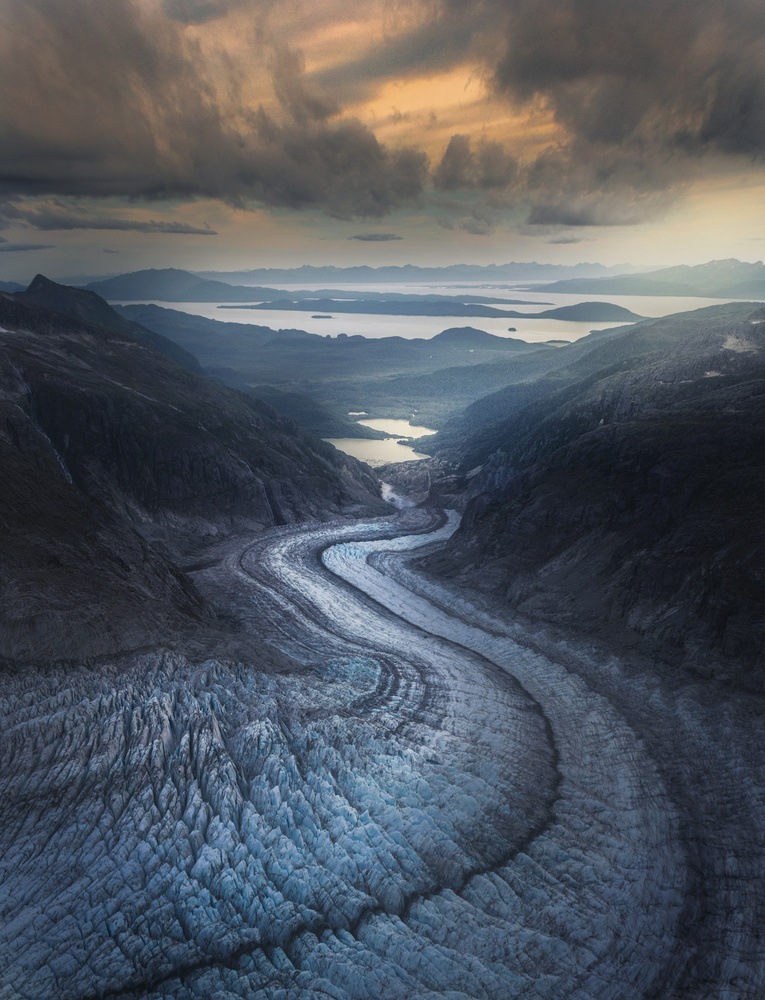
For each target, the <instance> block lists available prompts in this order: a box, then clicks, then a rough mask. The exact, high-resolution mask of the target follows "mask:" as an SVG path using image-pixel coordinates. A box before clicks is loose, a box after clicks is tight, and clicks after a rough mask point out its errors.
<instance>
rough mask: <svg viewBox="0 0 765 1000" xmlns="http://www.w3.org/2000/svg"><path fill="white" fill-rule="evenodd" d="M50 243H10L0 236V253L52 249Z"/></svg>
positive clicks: (53, 247) (52, 246)
mask: <svg viewBox="0 0 765 1000" xmlns="http://www.w3.org/2000/svg"><path fill="white" fill-rule="evenodd" d="M54 249H55V246H54V245H53V244H52V243H11V242H10V241H9V240H6V239H5V237H4V236H0V253H24V252H25V251H26V250H54Z"/></svg>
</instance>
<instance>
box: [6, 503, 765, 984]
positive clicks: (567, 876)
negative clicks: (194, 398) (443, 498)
mask: <svg viewBox="0 0 765 1000" xmlns="http://www.w3.org/2000/svg"><path fill="white" fill-rule="evenodd" d="M454 527H455V518H454V517H453V516H452V517H449V518H445V519H440V520H439V519H437V518H435V517H434V515H431V514H428V513H426V512H423V511H421V510H407V511H403V512H401V513H399V514H398V515H396V516H395V518H388V519H378V520H369V521H367V522H359V523H357V524H348V523H347V522H346V523H342V522H336V523H325V524H313V525H307V526H303V527H298V526H282V527H275V528H272V529H269V530H268V531H266V532H263V533H261V534H260V535H259V536H257V537H255V538H253V539H252V540H251V541H250V542H249V543H248V544H247V545H246V546H241V545H240V546H236V545H234V544H232V545H231V546H230V548H229V550H228V552H227V554H226V555H225V556H224V557H223V558H222V559H221V560H220V561H218V562H216V563H215V564H214V565H209V566H206V567H204V568H200V569H199V570H197V571H196V572H195V573H194V581H195V585H196V587H197V588H198V591H199V592H200V593H201V594H202V595H205V596H207V595H209V594H212V593H215V594H217V595H219V596H220V597H221V599H224V598H225V600H226V601H227V602H228V604H229V606H231V607H232V609H233V610H234V611H236V613H237V614H239V615H241V616H243V618H244V619H245V620H246V622H247V627H248V628H249V629H250V630H252V632H253V633H255V632H257V633H259V634H260V635H261V637H262V638H263V639H266V640H267V641H268V643H269V645H270V646H271V647H272V648H275V649H277V650H279V651H281V652H280V655H281V656H282V661H281V665H280V667H279V669H274V667H273V665H271V666H266V665H265V664H260V665H259V664H257V663H249V664H245V663H239V664H237V663H233V662H224V661H222V660H216V659H208V660H206V661H204V662H198V663H195V662H193V661H192V660H190V659H189V658H187V657H183V656H180V655H177V654H157V653H152V654H145V655H143V656H138V657H131V658H129V659H128V660H123V661H117V660H115V661H113V662H112V663H110V664H106V665H102V666H101V667H99V669H98V670H94V669H93V668H92V667H84V666H83V667H71V666H70V668H69V669H68V671H63V670H50V669H49V670H44V671H43V670H41V671H39V672H32V671H26V672H24V673H17V674H16V675H5V676H3V677H2V679H1V680H0V713H1V718H2V722H1V723H0V815H2V816H3V817H5V819H4V821H3V822H2V823H1V824H0V838H1V839H0V968H2V970H3V971H2V974H1V976H2V978H1V979H0V982H2V987H3V991H4V992H3V996H4V997H5V996H8V997H12V998H16V997H18V998H21V997H24V998H30V997H34V998H37V997H40V998H43V997H50V996H56V997H61V998H91V997H93V998H96V997H103V996H109V997H113V998H117V997H121V998H124V1000H128V998H138V997H141V998H146V997H150V998H152V1000H154V998H163V997H168V998H169V997H173V998H176V997H177V998H184V1000H185V998H191V997H197V996H209V997H213V996H214V997H216V998H218V1000H228V998H234V997H253V996H257V997H259V998H260V997H262V998H268V1000H318V998H322V1000H325V998H327V997H332V998H334V1000H351V998H355V1000H366V998H370V997H381V998H386V1000H388V998H391V1000H399V998H400V1000H411V998H415V997H416V998H418V1000H420V998H427V1000H468V998H469V1000H478V998H480V1000H499V998H503V1000H504V998H512V997H519V998H521V997H523V998H527V997H529V996H539V997H545V998H558V997H561V998H562V997H568V998H574V997H576V998H582V1000H584V998H601V1000H610V998H616V997H625V998H626V997H629V998H644V1000H648V998H649V997H656V996H661V997H665V998H667V1000H680V998H681V997H682V998H683V1000H687V998H688V997H692V998H697V1000H701V998H702V997H703V998H709V1000H711V998H712V997H722V996H725V997H734V996H737V997H744V996H746V997H749V996H752V997H754V996H757V995H758V992H759V991H760V990H762V988H763V985H764V983H765V976H764V972H765V970H764V965H765V959H763V954H764V953H763V949H762V948H761V946H760V945H761V927H762V918H763V912H762V907H763V903H762V900H763V899H765V892H763V889H765V886H763V885H762V882H763V872H762V863H761V862H762V850H763V833H762V831H763V829H765V823H763V808H764V806H763V801H762V795H761V794H760V793H757V791H756V790H757V789H762V788H763V781H762V778H763V768H764V767H765V761H764V760H763V757H764V756H765V754H764V753H763V749H762V748H763V747H765V740H763V739H762V736H763V733H762V728H763V722H762V715H761V713H760V714H759V715H758V714H756V713H754V712H752V710H751V707H750V710H749V711H748V713H746V711H745V704H744V701H743V699H742V698H741V697H739V696H736V695H735V693H734V694H732V695H730V694H729V696H728V699H727V700H726V701H725V702H722V701H721V700H720V699H716V700H715V698H714V697H713V695H714V692H710V691H709V690H707V689H702V688H701V687H700V686H697V687H693V686H686V687H684V688H680V687H678V686H677V685H667V684H665V683H664V681H663V679H662V677H661V675H660V674H659V673H657V672H656V671H654V670H653V668H652V667H651V665H650V664H642V663H637V662H636V663H634V664H632V665H631V667H630V670H629V671H627V670H625V666H624V664H622V663H618V662H616V661H614V660H609V659H607V658H606V659H604V658H602V657H601V656H599V655H598V654H597V653H596V652H591V651H588V650H586V649H582V648H576V647H573V646H566V645H564V644H562V643H561V642H559V641H556V640H554V639H553V638H552V637H551V636H549V635H547V634H546V633H545V631H544V630H543V629H538V630H536V631H535V632H529V631H527V630H524V629H523V628H522V627H520V626H518V625H512V624H508V623H507V622H506V621H502V620H499V619H497V618H495V617H492V616H491V615H490V614H489V612H488V611H487V609H486V608H485V607H482V606H480V605H477V604H475V603H472V604H471V603H469V602H468V601H467V599H466V598H465V597H464V596H460V595H459V594H458V593H457V592H456V591H454V590H449V589H447V588H445V587H443V586H436V585H435V584H433V583H432V582H428V581H427V580H425V579H424V578H423V577H421V576H419V575H418V574H417V573H415V572H414V571H413V569H412V568H411V566H412V565H413V564H412V563H411V559H412V558H413V557H414V556H415V555H416V554H418V552H419V551H420V549H421V547H422V546H428V545H434V544H435V545H438V544H443V542H444V541H445V540H446V539H447V537H448V536H449V535H450V534H451V532H452V531H453V529H454ZM428 529H431V530H430V532H429V533H428V534H423V532H424V531H426V530H428ZM433 529H435V530H433ZM392 536H393V537H392ZM322 553H323V562H322V559H321V558H320V556H321V554H322ZM330 570H331V572H330ZM702 749H703V752H702ZM723 790H725V794H723Z"/></svg>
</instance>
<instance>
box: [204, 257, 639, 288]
mask: <svg viewBox="0 0 765 1000" xmlns="http://www.w3.org/2000/svg"><path fill="white" fill-rule="evenodd" d="M634 270H638V269H636V268H634V267H633V266H632V265H630V264H617V265H614V266H613V267H606V266H605V265H604V264H595V263H583V264H538V263H536V262H535V261H531V262H526V261H512V262H510V263H507V264H487V265H481V264H452V265H450V266H449V267H419V266H417V265H416V264H402V265H400V266H388V267H368V266H366V265H359V266H357V267H329V266H325V267H313V266H312V265H310V264H304V265H303V266H302V267H291V268H286V267H261V268H253V269H251V270H243V271H200V272H199V275H200V277H202V278H211V279H216V280H218V281H230V282H242V283H243V284H253V283H255V282H257V283H264V284H268V283H269V282H276V283H278V284H289V285H293V284H299V283H301V282H305V283H306V284H309V285H315V284H317V283H318V282H324V281H335V282H338V283H339V284H343V285H345V284H355V283H363V284H370V283H372V282H381V283H385V282H387V283H391V284H402V283H403V284H406V283H408V282H411V283H416V284H420V285H421V284H427V283H431V282H432V283H437V284H441V283H443V282H445V283H447V284H452V283H455V282H459V281H468V282H471V283H473V282H476V281H487V282H495V281H512V282H515V281H549V280H553V279H559V278H563V277H581V278H584V277H588V278H590V277H600V276H602V275H606V274H621V273H624V272H630V271H634Z"/></svg>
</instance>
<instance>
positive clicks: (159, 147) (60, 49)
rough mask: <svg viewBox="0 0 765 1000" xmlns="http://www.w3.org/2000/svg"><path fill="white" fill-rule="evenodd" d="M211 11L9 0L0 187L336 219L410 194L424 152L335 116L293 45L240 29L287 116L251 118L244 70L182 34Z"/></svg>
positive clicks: (127, 2)
mask: <svg viewBox="0 0 765 1000" xmlns="http://www.w3.org/2000/svg"><path fill="white" fill-rule="evenodd" d="M254 6H262V7H267V6H268V4H261V5H253V7H254ZM212 7H214V8H215V9H216V11H222V10H223V6H222V4H217V3H216V4H212V5H207V4H203V3H199V2H196V3H190V4H181V3H180V2H178V3H175V2H173V3H170V4H169V5H168V4H165V8H164V10H163V9H162V7H161V6H157V7H152V6H151V5H149V4H139V3H138V2H137V0H135V2H134V0H109V3H107V4H93V3H91V2H89V0H6V2H5V3H4V4H3V5H1V6H0V21H4V22H5V28H6V30H5V31H4V32H3V31H2V30H0V39H2V38H5V39H6V44H5V45H2V43H0V88H1V89H2V93H3V97H4V99H3V103H2V108H0V146H1V147H2V149H3V157H2V161H1V162H0V194H1V193H5V194H6V195H20V194H21V195H33V196H34V195H36V196H49V195H69V196H84V197H99V196H123V197H124V196H126V197H130V198H160V197H161V198H177V199H189V198H194V197H212V198H218V199H222V200H224V201H226V202H228V203H230V204H234V205H238V206H246V205H247V204H248V203H249V202H251V201H253V200H256V201H259V202H261V203H263V204H266V205H272V206H285V207H291V208H302V207H312V208H317V209H324V210H325V211H328V212H329V213H330V214H332V215H336V216H340V217H344V218H350V217H353V216H370V217H378V216H382V215H384V214H386V213H387V212H388V211H390V210H391V209H392V208H394V207H396V206H397V205H400V204H402V203H404V202H406V201H409V200H411V199H413V198H416V197H417V196H418V195H419V193H420V191H421V190H422V186H423V183H424V181H425V179H426V177H427V158H426V157H425V156H424V154H422V153H419V152H417V151H415V150H390V149H388V148H386V147H385V146H384V145H382V144H381V143H379V142H378V141H377V139H376V138H375V136H374V135H373V133H372V132H371V131H370V130H369V129H367V128H366V127H365V126H364V125H363V124H361V123H360V122H358V121H354V120H351V119H344V118H341V119H339V120H336V121H334V120H332V121H331V120H330V119H332V118H333V116H335V113H336V111H337V106H336V104H335V103H334V102H333V100H331V99H328V98H327V97H326V96H325V95H323V94H322V93H321V92H320V88H318V87H317V85H316V84H314V83H311V84H310V85H309V83H308V82H307V81H306V79H305V74H304V72H303V66H302V59H301V57H300V55H299V54H296V53H293V52H292V51H291V50H290V49H289V48H287V47H285V46H283V45H282V46H280V45H278V44H276V43H273V44H272V43H271V42H269V44H268V46H267V47H266V48H264V47H263V45H261V44H260V43H258V42H257V41H256V40H254V39H251V38H245V39H244V42H245V45H246V46H249V48H248V50H247V51H248V52H249V53H250V56H249V58H251V59H252V60H253V63H254V64H256V65H258V66H260V69H261V71H262V72H265V71H270V74H271V77H272V81H273V88H274V93H275V94H276V96H277V98H278V100H279V102H280V104H281V109H282V113H283V114H282V117H281V119H280V120H278V121H277V120H275V119H274V118H273V116H272V117H269V116H268V115H267V114H266V113H265V112H263V111H262V110H261V111H260V112H257V111H256V112H253V111H252V109H251V108H250V106H249V104H248V102H247V101H246V100H245V99H244V97H243V96H242V94H243V87H244V86H245V84H246V82H247V79H246V77H247V66H246V64H242V63H241V62H240V63H236V62H235V61H234V60H233V57H229V55H228V53H227V52H226V51H221V52H219V53H218V54H217V55H214V56H211V55H209V53H208V54H207V55H205V53H204V52H203V51H202V49H201V47H200V45H199V43H198V42H197V41H195V37H194V35H193V34H189V33H188V32H187V29H186V24H188V23H191V22H192V21H194V22H195V23H196V22H198V21H199V20H200V18H201V17H202V15H203V14H204V13H205V12H206V11H207V12H208V13H209V12H211V8H212ZM208 8H210V10H208ZM167 12H169V13H170V14H172V15H173V16H172V17H168V16H167ZM184 12H185V13H184ZM248 14H249V8H248ZM216 25H217V22H216ZM2 27H3V25H2V24H1V23H0V29H2ZM254 29H255V18H254V15H253V34H254ZM263 44H264V45H265V43H263Z"/></svg>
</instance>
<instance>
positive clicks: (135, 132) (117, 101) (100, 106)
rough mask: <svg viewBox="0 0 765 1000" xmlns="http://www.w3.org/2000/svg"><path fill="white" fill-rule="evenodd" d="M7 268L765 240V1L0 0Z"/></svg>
mask: <svg viewBox="0 0 765 1000" xmlns="http://www.w3.org/2000/svg"><path fill="white" fill-rule="evenodd" d="M0 88H1V93H2V101H0V280H19V281H24V280H29V279H30V278H31V277H32V276H33V275H34V274H35V273H36V272H38V271H42V272H43V273H46V274H48V275H49V276H51V277H54V278H61V277H64V276H69V275H80V274H86V275H98V274H110V273H121V272H125V271H131V270H136V269H138V268H142V267H169V266H173V267H185V268H189V269H191V270H195V269H197V270H235V269H241V268H247V267H268V266H274V267H298V266H300V265H301V264H305V263H308V264H317V265H318V264H336V265H349V264H368V265H370V266H380V265H385V264H403V263H414V264H423V265H440V264H455V263H462V262H465V263H475V264H488V263H504V262H507V261H512V260H539V261H544V262H555V263H563V264H567V263H568V264H574V263H577V262H581V261H599V262H601V263H604V264H609V265H613V264H625V263H630V264H633V265H640V266H646V267H649V266H661V265H669V264H676V263H689V264H696V263H702V262H704V261H707V260H711V259H720V258H726V257H738V258H739V259H741V260H759V259H761V258H762V257H763V256H765V160H764V159H763V154H764V153H765V2H763V0H354V2H353V3H350V2H348V0H306V2H300V0H278V2H275V0H0Z"/></svg>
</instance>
